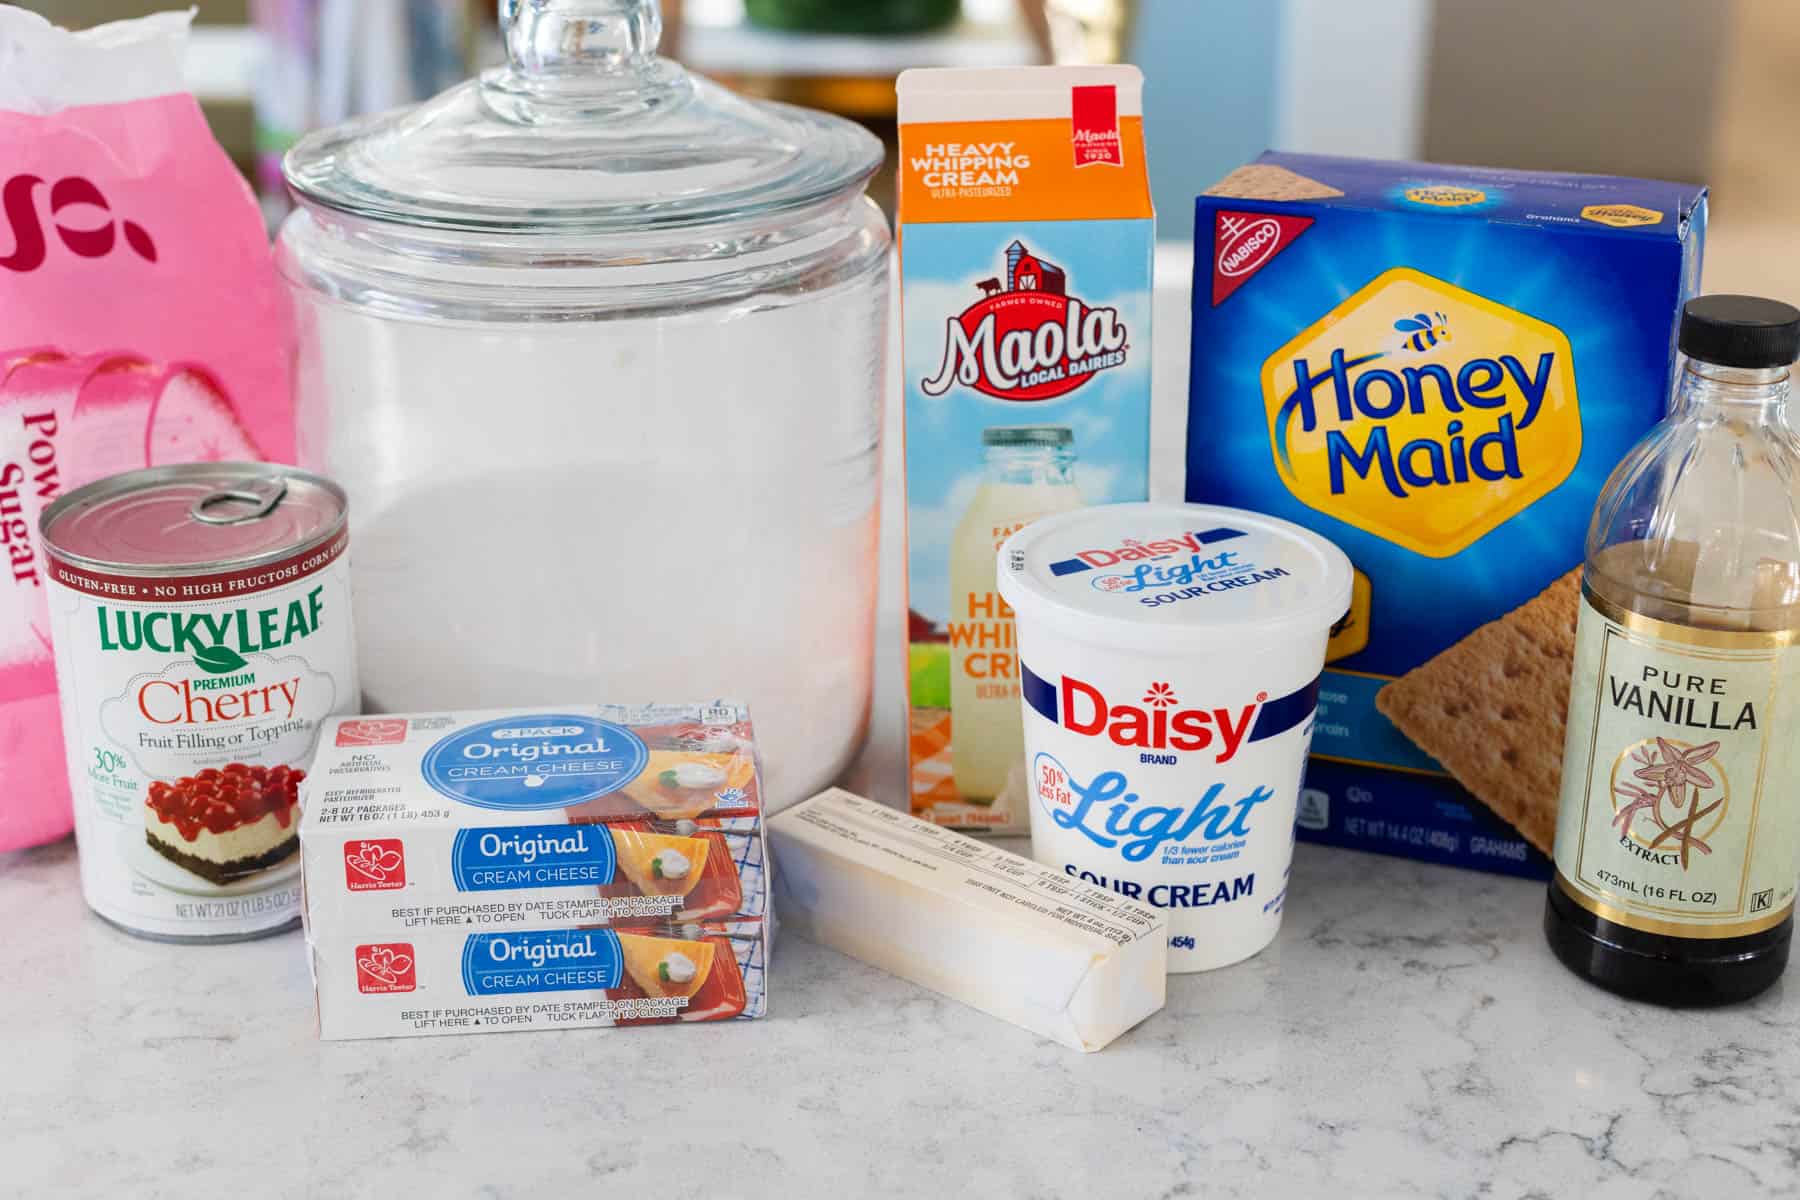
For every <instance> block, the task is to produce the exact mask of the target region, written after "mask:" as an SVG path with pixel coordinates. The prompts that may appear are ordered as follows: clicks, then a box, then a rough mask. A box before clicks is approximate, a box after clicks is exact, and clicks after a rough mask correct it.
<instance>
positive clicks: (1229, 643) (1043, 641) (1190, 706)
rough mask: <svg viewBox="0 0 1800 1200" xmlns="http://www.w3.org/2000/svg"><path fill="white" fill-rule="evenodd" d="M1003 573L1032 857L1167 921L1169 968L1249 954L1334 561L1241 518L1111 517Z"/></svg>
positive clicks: (1026, 555) (1271, 916)
mask: <svg viewBox="0 0 1800 1200" xmlns="http://www.w3.org/2000/svg"><path fill="white" fill-rule="evenodd" d="M998 570H999V582H1000V591H1001V594H1002V595H1003V596H1004V597H1005V598H1006V600H1007V602H1008V603H1009V604H1010V605H1011V606H1012V608H1013V610H1014V612H1015V614H1016V620H1017V624H1018V648H1019V661H1020V668H1019V670H1020V679H1021V681H1022V687H1023V692H1024V706H1023V707H1024V721H1025V753H1026V768H1027V772H1028V777H1029V787H1030V792H1031V848H1032V854H1033V856H1034V857H1035V858H1037V859H1038V861H1039V862H1042V863H1046V864H1048V865H1050V866H1052V867H1056V868H1058V869H1060V870H1062V871H1064V872H1065V873H1067V874H1068V875H1071V876H1073V877H1075V878H1078V879H1081V880H1084V881H1086V882H1088V883H1094V884H1099V885H1101V886H1103V887H1107V888H1111V889H1112V890H1113V891H1115V892H1118V893H1119V894H1121V895H1124V896H1128V897H1130V898H1132V899H1134V900H1141V901H1143V902H1144V903H1146V904H1149V905H1151V906H1152V907H1154V908H1157V909H1161V910H1164V911H1166V912H1167V913H1168V916H1169V969H1170V970H1171V971H1203V970H1208V969H1210V968H1213V967H1221V966H1225V965H1227V964H1229V963H1234V962H1237V961H1239V960H1240V959H1244V958H1248V957H1249V956H1250V955H1252V954H1255V953H1256V952H1257V951H1258V950H1261V949H1262V948H1263V947H1264V946H1266V945H1268V944H1269V942H1270V940H1271V939H1273V938H1274V936H1275V933H1276V931H1277V930H1278V929H1279V928H1280V925H1281V911H1282V902H1283V899H1284V897H1285V894H1286V888H1287V873H1288V865H1289V862H1290V860H1291V858H1292V856H1293V830H1294V807H1295V803H1296V798H1297V795H1298V792H1299V787H1300V776H1301V771H1302V768H1303V766H1304V763H1305V759H1306V750H1307V745H1308V743H1309V741H1310V740H1311V737H1312V724H1313V710H1314V707H1315V705H1316V703H1317V700H1318V691H1319V674H1320V670H1321V668H1322V667H1323V666H1324V662H1325V643H1326V639H1327V637H1328V636H1329V635H1330V632H1331V627H1332V624H1333V623H1334V622H1335V621H1337V619H1338V618H1339V617H1341V616H1342V615H1343V614H1344V611H1345V609H1346V608H1347V607H1348V605H1349V603H1350V586H1351V572H1350V563H1349V561H1348V560H1347V559H1346V558H1345V557H1344V555H1343V553H1342V552H1341V551H1339V550H1338V548H1337V547H1336V546H1333V545H1332V544H1331V543H1330V542H1328V541H1326V540H1325V539H1324V538H1321V537H1319V536H1317V535H1316V534H1312V533H1309V532H1307V531H1306V530H1304V529H1301V528H1300V527H1299V526H1296V525H1290V524H1288V523H1287V522H1285V521H1278V520H1274V519H1272V518H1269V517H1263V516H1258V515H1256V514H1254V513H1248V512H1243V511H1240V510H1237V509H1229V508H1212V507H1206V506H1201V505H1182V504H1119V505H1111V506H1107V507H1102V508H1092V509H1085V510H1082V511H1079V512H1072V513H1065V514H1061V515H1059V516H1054V517H1048V518H1045V519H1044V520H1041V521H1038V522H1036V523H1034V524H1033V525H1031V526H1030V527H1028V528H1026V529H1024V530H1022V531H1020V532H1019V533H1017V534H1014V535H1013V536H1012V537H1011V538H1009V539H1007V541H1006V543H1005V544H1004V545H1003V546H1002V547H1001V548H1000V555H999V565H998Z"/></svg>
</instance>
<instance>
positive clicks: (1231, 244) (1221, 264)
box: [1212, 211, 1313, 308]
mask: <svg viewBox="0 0 1800 1200" xmlns="http://www.w3.org/2000/svg"><path fill="white" fill-rule="evenodd" d="M1213 222H1214V224H1213V285H1212V302H1213V307H1214V308H1217V307H1218V306H1219V305H1220V304H1223V303H1224V302H1225V298H1226V297H1227V296H1230V295H1231V293H1233V292H1235V291H1237V290H1238V289H1239V288H1240V287H1243V286H1244V284H1246V283H1248V282H1249V281H1250V277H1251V276H1252V275H1254V274H1256V273H1257V272H1258V271H1260V270H1262V269H1263V268H1264V267H1266V266H1268V265H1269V262H1270V260H1271V259H1273V258H1274V257H1275V256H1276V255H1277V254H1280V253H1281V252H1282V251H1283V250H1286V249H1287V248H1288V247H1289V246H1291V245H1293V244H1294V239H1295V238H1297V237H1299V236H1300V235H1301V234H1303V233H1305V232H1306V231H1307V229H1308V228H1310V227H1311V226H1312V223H1313V219H1312V218H1311V217H1290V216H1287V215H1285V214H1283V213H1250V212H1224V211H1220V212H1218V213H1215V214H1214V215H1213Z"/></svg>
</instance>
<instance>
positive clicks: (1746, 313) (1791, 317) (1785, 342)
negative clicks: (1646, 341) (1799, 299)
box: [1680, 295, 1800, 367]
mask: <svg viewBox="0 0 1800 1200" xmlns="http://www.w3.org/2000/svg"><path fill="white" fill-rule="evenodd" d="M1680 346H1681V352H1682V353H1683V354H1685V355H1687V356H1688V357H1689V358H1697V359H1699V360H1701V361H1702V362H1709V363H1717V364H1719V365H1720V366H1722V367H1785V366H1789V365H1791V364H1792V363H1793V361H1794V360H1795V359H1796V358H1800V308H1795V307H1794V306H1793V305H1791V304H1784V303H1782V302H1781V301H1780V300H1765V299H1763V298H1762V297H1761V296H1731V295H1716V296H1695V297H1694V298H1693V299H1692V300H1689V301H1688V302H1687V303H1686V304H1684V305H1682V308H1681V336H1680Z"/></svg>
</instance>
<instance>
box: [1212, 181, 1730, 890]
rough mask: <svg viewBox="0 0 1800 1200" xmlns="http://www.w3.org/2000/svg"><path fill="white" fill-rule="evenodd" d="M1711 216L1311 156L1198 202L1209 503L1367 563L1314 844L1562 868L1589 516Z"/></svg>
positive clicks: (1598, 186) (1670, 361)
mask: <svg viewBox="0 0 1800 1200" xmlns="http://www.w3.org/2000/svg"><path fill="white" fill-rule="evenodd" d="M1705 226H1706V191H1705V189H1704V188H1701V187H1698V186H1693V185H1682V184H1671V183H1656V182H1650V181H1646V180H1636V179H1621V178H1608V177H1600V176H1588V175H1568V174H1549V173H1534V172H1525V171H1505V170H1488V169H1480V168H1470V167H1445V166H1433V165H1429V164H1424V163H1397V162H1376V161H1368V160H1360V159H1349V158H1330V157H1322V156H1315V155H1302V154H1279V153H1269V154H1265V155H1263V156H1262V157H1261V158H1260V159H1259V160H1258V161H1257V162H1255V163H1253V164H1251V165H1249V166H1246V167H1242V168H1240V169H1239V170H1237V171H1234V172H1232V174H1231V175H1229V176H1227V177H1226V178H1225V179H1224V180H1222V181H1221V182H1220V183H1219V184H1218V185H1216V186H1215V187H1213V188H1211V189H1209V190H1208V192H1207V193H1206V194H1204V195H1202V196H1200V197H1199V199H1198V202H1197V205H1196V219H1195V234H1194V236H1195V254H1194V296H1193V331H1194V336H1193V357H1192V364H1191V368H1190V370H1191V374H1190V382H1189V392H1188V447H1187V453H1188V457H1187V489H1186V491H1187V499H1189V500H1191V501H1204V502H1208V503H1214V504H1229V505H1235V506H1238V507H1242V508H1248V509H1254V510H1257V511H1260V512H1266V513H1272V514H1274V515H1276V516H1280V517H1285V518H1287V519H1288V520H1291V521H1294V522H1296V523H1298V524H1301V525H1304V526H1306V527H1308V528H1310V529H1314V530H1317V531H1318V532H1319V533H1322V534H1324V535H1325V536H1327V537H1329V538H1331V539H1332V540H1333V541H1335V542H1336V543H1337V544H1338V545H1339V546H1341V547H1342V548H1343V549H1344V552H1345V553H1346V554H1348V555H1349V557H1350V561H1351V564H1352V565H1353V566H1354V567H1355V568H1356V577H1355V589H1354V594H1353V597H1352V602H1351V609H1350V611H1349V612H1348V613H1347V614H1346V615H1345V617H1344V619H1343V620H1342V621H1341V622H1339V624H1338V625H1337V626H1336V627H1335V628H1334V630H1333V634H1332V638H1331V642H1330V648H1329V650H1328V653H1327V662H1326V667H1325V672H1324V675H1323V677H1322V679H1321V681H1320V694H1319V707H1318V715H1317V718H1316V723H1315V725H1314V728H1313V735H1312V758H1311V761H1310V763H1309V765H1308V769H1307V776H1306V783H1305V786H1304V788H1303V790H1302V793H1301V797H1300V811H1299V829H1298V836H1299V837H1300V838H1302V839H1304V840H1308V841H1316V842H1324V843H1328V844H1331V845H1338V846H1350V847H1355V848H1358V849H1365V850H1377V851H1383V852H1386V853H1392V854H1400V855H1405V856H1408V857H1412V858H1420V859H1425V860H1428V861H1433V862H1440V863H1451V864H1457V865H1462V866H1469V867H1475V868H1480V869H1484V870H1491V871H1498V872H1502V873H1506V874H1513V875H1523V876H1528V877H1533V878H1547V877H1548V875H1549V872H1550V864H1549V861H1548V859H1547V857H1546V854H1547V852H1548V851H1549V850H1550V848H1551V838H1552V837H1553V835H1554V829H1555V813H1556V803H1557V782H1558V779H1559V778H1560V771H1561V757H1562V745H1563V727H1564V720H1565V717H1566V708H1567V702H1568V687H1569V670H1570V664H1571V657H1570V656H1571V652H1572V647H1573V643H1574V625H1575V608H1576V605H1575V595H1576V584H1575V580H1576V579H1578V577H1579V571H1578V568H1579V566H1580V563H1581V559H1582V553H1583V543H1584V540H1585V536H1586V530H1587V524H1588V518H1589V516H1590V515H1591V513H1592V511H1593V507H1594V501H1595V499H1596V498H1597V496H1598V495H1599V492H1600V488H1601V486H1602V485H1603V484H1604V483H1605V481H1606V477H1607V475H1608V474H1609V473H1610V472H1611V470H1612V468H1613V467H1614V465H1615V464H1617V463H1618V461H1619V460H1620V458H1621V457H1623V455H1624V454H1625V451H1626V450H1627V449H1628V448H1629V447H1630V446H1631V445H1632V443H1634V442H1635V441H1636V440H1637V439H1638V438H1639V437H1640V436H1641V435H1642V434H1643V433H1644V431H1645V430H1647V429H1648V428H1649V427H1650V426H1651V425H1653V424H1654V423H1655V422H1656V421H1657V420H1659V419H1660V418H1661V417H1662V415H1663V413H1664V410H1665V407H1666V403H1667V400H1666V398H1667V396H1668V393H1669V386H1670V380H1671V374H1672V371H1673V368H1674V362H1675V349H1674V332H1675V320H1676V316H1677V314H1678V312H1679V310H1680V306H1681V304H1682V302H1683V301H1684V300H1686V299H1687V298H1688V297H1689V296H1690V295H1692V294H1694V292H1695V291H1696V289H1697V286H1698V283H1699V278H1700V256H1701V243H1702V240H1703V237H1704V234H1705ZM1572 571H1574V572H1575V573H1574V574H1571V572H1572Z"/></svg>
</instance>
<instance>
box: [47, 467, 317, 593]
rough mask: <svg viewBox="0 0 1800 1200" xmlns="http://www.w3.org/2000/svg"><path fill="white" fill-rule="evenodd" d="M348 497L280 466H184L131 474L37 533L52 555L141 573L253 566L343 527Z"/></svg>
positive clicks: (84, 490)
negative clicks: (346, 498)
mask: <svg viewBox="0 0 1800 1200" xmlns="http://www.w3.org/2000/svg"><path fill="white" fill-rule="evenodd" d="M345 512H346V501H345V498H344V490H343V489H342V488H340V487H339V486H338V485H337V484H335V483H333V482H331V481H330V480H329V479H324V478H322V477H320V476H318V475H313V474H309V473H308V472H305V471H301V470H297V469H295V468H293V467H286V466H281V465H279V464H277V463H241V462H220V463H185V464H182V465H179V466H169V467H151V468H148V469H146V470H141V471H126V472H125V473H123V474H120V475H112V476H108V477H107V478H105V479H100V480H96V481H95V482H93V483H90V484H88V485H86V486H85V487H79V488H76V489H75V490H74V491H72V492H69V493H67V494H66V495H64V496H61V497H60V498H58V499H57V500H56V502H55V503H53V504H51V505H50V507H48V508H46V509H45V510H44V515H43V517H42V518H41V519H40V520H39V523H38V529H39V531H40V534H41V536H42V537H43V541H44V546H45V548H46V549H47V550H48V551H49V552H50V553H53V554H55V555H57V556H58V557H59V558H63V559H67V560H68V561H70V562H71V563H75V564H77V565H80V566H84V567H89V568H100V569H107V570H112V571H117V572H123V573H126V574H137V575H178V574H182V573H185V572H189V571H194V570H218V569H236V568H241V567H254V566H257V565H259V564H261V563H265V562H269V561H273V560H275V559H279V558H283V557H285V556H287V555H290V554H293V553H295V552H296V551H300V550H305V549H309V548H311V547H313V546H316V545H319V544H321V543H323V542H325V541H327V540H329V539H330V538H331V537H333V536H335V535H336V534H337V532H338V531H339V530H341V529H342V528H343V526H344V519H345Z"/></svg>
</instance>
